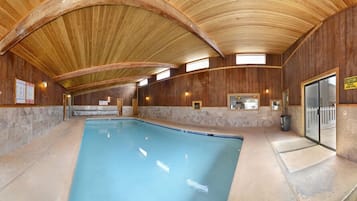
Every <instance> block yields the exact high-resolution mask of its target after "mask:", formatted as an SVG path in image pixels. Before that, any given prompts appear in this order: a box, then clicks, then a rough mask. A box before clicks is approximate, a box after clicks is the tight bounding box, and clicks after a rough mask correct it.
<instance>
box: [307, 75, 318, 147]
mask: <svg viewBox="0 0 357 201" xmlns="http://www.w3.org/2000/svg"><path fill="white" fill-rule="evenodd" d="M319 130H320V128H319V84H318V82H315V83H312V84H309V85H306V86H305V136H306V137H308V138H310V139H312V140H314V141H316V142H318V141H319V140H320V138H319Z"/></svg>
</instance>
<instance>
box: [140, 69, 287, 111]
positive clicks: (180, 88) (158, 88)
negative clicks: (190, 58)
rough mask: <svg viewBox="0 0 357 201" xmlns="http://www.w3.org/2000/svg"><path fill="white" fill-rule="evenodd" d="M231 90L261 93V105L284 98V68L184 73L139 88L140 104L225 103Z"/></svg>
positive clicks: (212, 105)
mask: <svg viewBox="0 0 357 201" xmlns="http://www.w3.org/2000/svg"><path fill="white" fill-rule="evenodd" d="M265 89H269V90H270V93H268V94H267V93H265ZM185 92H189V95H188V96H185ZM228 93H260V104H261V106H267V105H269V103H270V99H281V69H272V68H254V67H249V68H234V69H222V70H216V71H205V72H199V73H194V74H186V75H185V74H183V75H181V76H176V77H174V78H171V79H168V80H165V81H158V82H152V83H150V84H149V85H148V86H145V87H141V88H139V105H140V106H191V104H192V101H194V100H202V104H203V106H206V107H224V106H227V94H228ZM145 97H150V99H149V100H146V99H145Z"/></svg>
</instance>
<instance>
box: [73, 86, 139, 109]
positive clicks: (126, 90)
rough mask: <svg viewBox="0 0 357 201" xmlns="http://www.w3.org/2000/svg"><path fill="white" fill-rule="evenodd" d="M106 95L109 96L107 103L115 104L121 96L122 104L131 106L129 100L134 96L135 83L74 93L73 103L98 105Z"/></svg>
mask: <svg viewBox="0 0 357 201" xmlns="http://www.w3.org/2000/svg"><path fill="white" fill-rule="evenodd" d="M108 96H110V97H111V102H110V103H109V105H116V104H117V98H123V99H124V106H131V100H132V99H133V98H136V85H124V86H119V87H115V88H109V89H103V90H98V91H93V92H91V93H86V94H81V95H75V96H74V105H98V103H99V100H107V98H108Z"/></svg>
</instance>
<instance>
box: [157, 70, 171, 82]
mask: <svg viewBox="0 0 357 201" xmlns="http://www.w3.org/2000/svg"><path fill="white" fill-rule="evenodd" d="M168 77H170V70H165V71H163V72H161V73H158V74H157V75H156V80H162V79H165V78H168Z"/></svg>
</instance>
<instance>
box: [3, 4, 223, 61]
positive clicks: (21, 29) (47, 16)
mask: <svg viewBox="0 0 357 201" xmlns="http://www.w3.org/2000/svg"><path fill="white" fill-rule="evenodd" d="M97 5H126V6H132V7H137V8H142V9H145V10H148V11H151V12H154V13H156V14H158V15H161V16H163V17H165V18H168V19H171V20H173V21H176V22H177V23H178V24H179V25H180V26H182V27H183V28H185V29H186V30H187V31H189V32H191V33H193V34H194V35H196V36H197V37H199V38H200V39H201V40H203V41H204V42H205V43H207V44H208V45H209V46H210V47H211V48H213V49H214V50H215V51H216V52H217V53H218V54H219V55H220V56H221V57H224V54H223V52H222V51H221V50H220V49H219V48H218V46H217V44H216V43H215V42H214V41H213V40H212V39H210V38H209V37H208V35H207V33H205V32H204V31H202V30H201V29H200V27H198V26H197V25H196V24H195V23H194V22H193V21H192V20H191V19H190V18H188V17H187V16H186V15H184V14H183V13H182V12H181V11H179V10H178V9H176V8H175V7H173V6H171V5H170V4H169V3H167V2H166V1H164V0H60V1H56V0H47V1H45V2H43V3H42V4H41V5H39V6H38V7H36V8H35V9H33V10H32V11H31V12H30V13H29V14H28V15H27V16H26V17H24V18H23V19H22V20H21V21H20V22H19V23H17V25H16V26H15V27H14V28H13V29H12V30H11V31H10V32H9V33H7V35H6V36H5V37H4V38H2V39H1V41H0V54H1V55H3V54H5V53H6V52H7V51H8V50H9V49H11V48H12V47H14V46H15V45H16V44H17V43H19V42H20V41H21V40H22V39H24V38H25V37H26V36H28V35H29V34H31V33H32V32H34V31H36V30H37V29H39V28H41V27H42V26H44V25H45V24H47V23H49V22H51V21H52V20H55V19H56V18H58V17H60V16H61V15H64V14H66V13H68V12H71V11H74V10H78V9H80V8H85V7H90V6H97Z"/></svg>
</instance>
